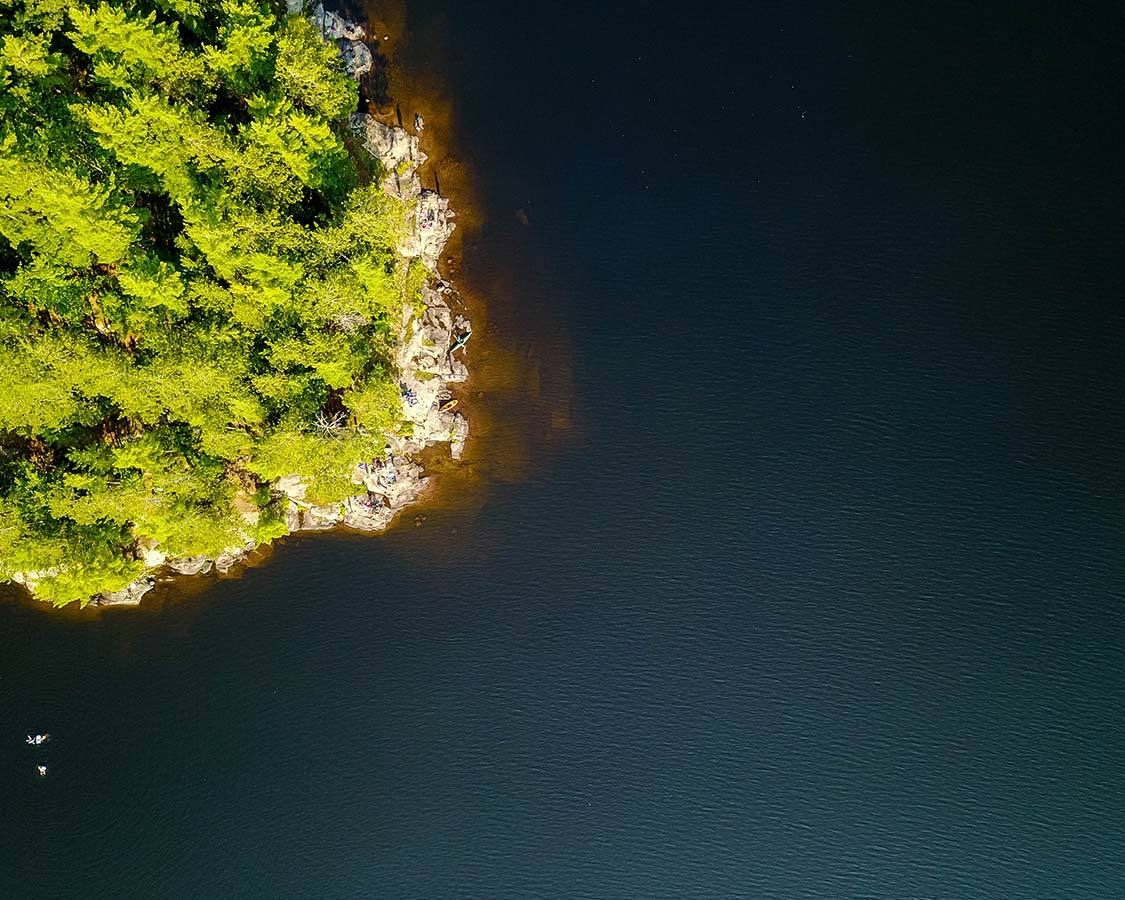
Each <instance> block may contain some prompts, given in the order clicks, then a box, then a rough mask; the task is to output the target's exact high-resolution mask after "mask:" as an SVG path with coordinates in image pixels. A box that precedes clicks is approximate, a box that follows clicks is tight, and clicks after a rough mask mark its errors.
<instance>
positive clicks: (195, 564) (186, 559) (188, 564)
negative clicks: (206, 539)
mask: <svg viewBox="0 0 1125 900" xmlns="http://www.w3.org/2000/svg"><path fill="white" fill-rule="evenodd" d="M213 562H214V560H212V559H211V557H209V556H181V557H180V558H179V559H170V560H168V568H169V569H171V570H172V571H173V572H178V573H179V574H180V575H202V574H203V573H204V572H210V571H211V564H212V563H213Z"/></svg>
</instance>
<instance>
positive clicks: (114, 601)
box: [94, 575, 156, 606]
mask: <svg viewBox="0 0 1125 900" xmlns="http://www.w3.org/2000/svg"><path fill="white" fill-rule="evenodd" d="M154 587H156V579H155V578H153V577H152V576H151V575H143V576H141V577H140V578H138V579H137V580H136V581H134V582H132V583H130V584H127V585H125V587H123V588H122V589H121V590H119V591H113V592H111V593H105V594H99V595H98V597H97V598H96V599H95V600H94V603H95V605H97V606H136V605H138V604H139V603H140V602H141V598H142V597H143V596H144V595H145V594H147V593H148V592H149V591H151V590H152V589H153V588H154Z"/></svg>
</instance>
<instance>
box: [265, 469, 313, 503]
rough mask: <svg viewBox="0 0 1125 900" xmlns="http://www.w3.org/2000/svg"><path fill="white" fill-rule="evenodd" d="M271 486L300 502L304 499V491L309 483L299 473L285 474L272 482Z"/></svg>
mask: <svg viewBox="0 0 1125 900" xmlns="http://www.w3.org/2000/svg"><path fill="white" fill-rule="evenodd" d="M273 488H274V490H275V491H279V492H280V493H282V494H284V495H285V496H286V497H288V498H289V499H290V500H296V501H298V502H300V501H302V500H304V499H305V492H306V491H307V490H308V489H309V485H308V482H307V481H305V479H304V478H302V477H301V476H300V475H285V476H283V477H282V478H279V479H277V481H275V482H274V483H273Z"/></svg>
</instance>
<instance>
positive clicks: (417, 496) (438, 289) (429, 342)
mask: <svg viewBox="0 0 1125 900" xmlns="http://www.w3.org/2000/svg"><path fill="white" fill-rule="evenodd" d="M290 10H291V11H293V12H298V11H304V12H305V13H306V14H307V15H309V17H310V18H311V20H312V21H313V23H314V24H315V25H316V26H317V27H318V29H319V30H320V31H321V33H322V34H323V35H324V37H325V39H326V40H335V41H336V43H337V44H338V45H339V47H340V51H341V64H342V65H343V66H344V68H345V70H346V71H348V72H349V74H352V75H353V77H355V79H356V81H357V82H359V83H360V93H361V106H360V109H361V110H363V111H357V112H356V113H354V114H352V116H351V117H350V120H349V122H348V123H347V124H348V127H349V131H350V132H351V134H352V136H353V137H354V138H355V139H357V141H358V142H359V143H360V144H361V145H362V146H363V147H364V149H365V150H366V151H367V152H368V153H370V154H371V155H372V156H374V157H376V158H377V159H379V160H380V163H381V165H382V168H383V170H384V173H385V174H384V177H383V181H382V184H381V186H382V188H383V191H384V193H386V194H388V195H390V196H392V197H395V198H396V199H399V200H401V201H404V202H405V203H406V204H407V205H408V212H407V214H406V221H407V225H408V227H407V230H406V232H405V234H404V235H403V237H402V239H401V240H400V243H399V248H398V250H399V254H400V256H401V258H403V259H404V260H406V261H407V262H410V261H411V260H417V259H420V260H422V262H423V263H424V265H425V268H426V272H427V278H426V280H425V282H424V283H423V285H422V289H421V294H422V297H421V302H420V303H416V304H412V303H409V302H408V303H405V304H404V306H403V311H402V321H401V324H400V327H399V334H398V346H397V349H396V353H395V357H396V358H395V364H396V368H397V370H398V372H397V375H398V380H399V386H400V390H401V394H402V412H403V423H404V425H405V426H406V427H405V428H403V429H400V431H399V432H398V433H394V434H388V435H387V447H386V450H385V452H384V455H383V457H381V458H375V459H372V460H370V461H366V460H364V461H360V462H358V463H357V465H356V468H355V472H354V473H353V477H352V482H353V484H355V485H356V486H357V488H358V487H359V486H361V485H362V486H363V487H365V488H366V492H365V493H363V492H360V493H358V494H357V495H356V496H353V497H349V498H347V499H346V500H344V501H342V502H339V503H332V504H326V505H320V506H318V505H315V504H311V503H308V502H306V501H305V497H304V495H305V490H306V487H307V486H306V485H305V484H304V482H303V480H302V479H301V478H300V477H299V476H296V475H294V476H287V477H285V478H281V479H278V480H277V481H275V482H273V483H272V484H271V485H270V489H271V491H273V492H276V493H277V494H278V495H280V496H281V498H282V499H283V500H284V501H286V510H285V520H286V525H287V526H288V533H287V534H285V535H283V536H281V537H280V538H276V539H274V540H272V541H268V542H266V543H262V544H255V543H248V544H246V545H244V546H241V547H231V548H228V550H227V551H225V552H224V553H222V554H220V555H219V556H217V557H186V558H181V559H173V560H168V559H167V558H166V557H165V556H164V555H163V554H162V553H161V552H160V550H159V548H158V547H152V548H148V549H144V548H142V549H141V558H142V559H143V560H144V561H145V562H146V564H148V567H147V568H146V571H145V573H144V574H143V575H141V576H140V577H139V578H137V579H136V580H134V581H133V582H131V583H130V584H129V585H127V586H126V587H125V588H123V589H122V590H120V591H117V592H114V593H109V594H101V595H98V596H96V597H94V598H92V599H91V600H90V601H89V602H88V604H86V606H85V607H84V608H85V609H106V608H118V607H125V608H136V607H138V606H140V605H141V602H142V599H143V598H144V597H146V596H147V595H149V594H150V592H152V591H154V590H156V589H157V588H158V587H159V588H162V589H164V590H160V591H159V592H158V593H160V594H165V593H167V592H171V593H194V590H192V589H188V588H186V585H187V584H188V583H194V582H196V577H195V576H200V575H208V574H214V575H216V576H218V577H220V578H226V577H238V576H239V574H240V573H241V571H242V570H244V569H246V568H250V567H253V566H255V565H260V564H262V563H264V562H265V561H266V560H268V559H269V558H271V557H272V555H273V553H274V552H275V549H276V546H277V545H280V544H283V543H284V542H285V541H286V540H287V539H289V538H292V537H294V536H299V535H301V534H305V533H309V532H341V533H352V534H364V535H374V534H379V533H383V532H385V531H386V530H387V529H388V528H390V526H391V525H392V524H395V523H397V522H399V521H400V518H401V514H402V513H403V512H404V511H406V510H407V509H408V508H410V507H412V506H415V505H417V504H418V503H419V502H420V501H422V500H424V499H425V498H427V496H428V495H429V494H430V493H431V489H432V487H433V482H432V474H433V469H434V463H435V462H436V461H437V459H440V460H441V461H442V463H444V464H443V465H441V466H440V468H441V469H442V470H444V472H448V471H449V470H450V468H454V469H455V468H456V467H457V466H458V465H459V462H460V460H461V458H462V453H463V451H464V447H465V444H466V441H467V440H468V438H469V422H468V419H467V418H466V416H465V415H464V412H463V410H464V408H465V406H467V405H468V403H469V392H470V387H471V385H470V381H469V369H468V367H467V366H466V365H465V363H464V362H463V361H462V359H461V358H458V357H464V355H465V351H466V349H467V345H468V343H469V342H470V339H471V337H472V333H473V326H472V322H471V320H470V318H469V316H468V315H466V312H468V311H469V310H468V306H467V305H466V304H465V303H464V301H463V299H462V295H461V294H460V292H459V291H457V289H456V288H455V287H454V286H453V283H452V281H451V278H450V275H451V274H452V273H451V271H450V270H451V269H455V268H457V267H456V266H455V265H451V263H453V258H452V256H448V257H446V256H444V254H446V253H447V252H449V253H453V252H454V251H453V249H452V248H450V249H449V250H447V244H448V243H449V241H450V238H451V236H452V235H453V233H454V230H455V229H456V223H455V222H454V221H453V220H455V219H456V218H457V212H456V211H455V210H453V209H451V208H450V204H449V199H448V197H447V196H446V195H444V194H443V193H439V192H438V190H437V189H436V188H437V187H438V186H439V185H438V184H437V183H435V188H425V187H423V186H422V181H421V175H420V171H419V170H420V169H421V168H422V166H423V165H424V164H425V163H426V161H427V159H428V156H427V154H426V153H425V152H424V151H422V149H421V143H422V141H421V140H420V138H421V137H422V136H423V135H424V134H425V133H426V123H425V120H424V118H422V116H419V118H418V119H417V120H415V119H414V111H413V110H412V111H411V112H410V113H409V118H408V120H407V121H408V123H409V124H416V125H417V126H418V127H416V128H414V129H407V128H404V127H402V126H400V125H398V124H387V123H385V122H383V121H381V120H382V119H386V118H388V115H389V116H392V117H393V116H395V112H397V110H398V109H399V107H398V106H397V103H396V102H395V101H394V100H393V99H392V100H391V104H392V107H393V110H394V111H392V112H391V113H390V114H388V113H387V112H385V111H380V110H379V109H378V107H377V105H376V103H375V101H374V99H372V98H369V97H366V96H364V84H365V81H366V78H368V77H370V73H372V71H373V70H375V69H376V67H379V66H381V67H382V68H383V71H382V72H380V73H379V74H381V76H382V77H383V78H384V79H386V78H388V77H389V75H390V72H391V71H393V69H392V66H393V63H392V60H391V59H388V58H387V57H386V56H385V55H383V54H382V53H381V48H380V47H379V46H378V44H379V40H380V35H379V33H378V31H377V30H375V31H373V32H372V33H371V34H370V36H368V31H369V29H371V24H372V22H371V17H370V16H369V17H368V21H367V22H365V23H363V24H357V23H356V22H352V21H349V20H347V19H344V18H343V17H342V16H341V15H340V14H338V13H335V12H333V11H331V10H325V8H324V6H323V5H322V4H321V3H317V4H316V5H315V6H311V5H310V4H305V3H302V2H300V0H290ZM372 50H374V55H373V53H372ZM398 117H399V118H401V113H399V114H398ZM430 134H431V135H432V134H433V130H432V127H431V130H430ZM426 143H428V144H432V141H430V140H427V141H426ZM436 181H437V179H436V176H435V182H436ZM456 252H457V254H458V256H459V253H460V241H458V242H457V246H456ZM447 298H448V300H447ZM448 301H453V303H454V304H456V306H457V307H458V308H455V307H454V306H451V305H450V302H448ZM472 305H473V306H476V305H477V304H472ZM443 444H448V445H449V448H450V449H449V452H448V453H446V452H445V451H444V450H442V451H437V449H436V448H437V447H439V446H440V445H443ZM435 456H436V457H437V459H435ZM424 518H425V516H424V514H423V515H422V516H420V517H419V521H418V522H416V524H420V523H421V520H424ZM199 582H200V584H201V586H203V585H206V584H207V583H208V582H207V580H204V579H199ZM14 584H15V585H16V587H17V591H18V593H20V594H26V595H27V597H28V599H29V600H31V601H32V602H35V605H36V606H41V605H42V603H41V602H39V601H34V598H33V597H32V596H31V592H30V591H29V590H27V586H26V585H25V584H23V583H22V582H18V581H17V582H14Z"/></svg>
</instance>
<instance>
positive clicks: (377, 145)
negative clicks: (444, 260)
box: [350, 113, 426, 256]
mask: <svg viewBox="0 0 1125 900" xmlns="http://www.w3.org/2000/svg"><path fill="white" fill-rule="evenodd" d="M350 124H351V128H352V131H354V132H355V134H356V136H358V137H359V139H360V140H361V141H362V142H363V146H364V148H365V149H366V150H367V152H368V153H370V154H371V155H372V156H374V157H375V158H376V159H378V160H379V162H381V163H382V164H383V168H384V169H385V170H386V175H384V176H383V182H382V185H381V186H382V188H383V190H384V191H386V192H387V193H388V194H390V195H392V196H394V197H398V198H399V199H401V200H414V199H416V198H417V197H419V196H420V195H421V193H422V180H421V179H420V178H419V177H418V167H419V166H420V165H422V163H424V162H425V161H426V154H424V153H423V152H422V151H421V150H419V149H418V137H417V136H416V135H413V134H407V132H406V129H404V128H396V127H393V126H391V125H384V124H383V123H382V122H379V121H378V120H376V119H375V118H374V116H370V115H368V114H367V113H354V114H353V115H352V117H351V123H350ZM406 255H407V256H417V255H418V254H417V253H407V254H406Z"/></svg>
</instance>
